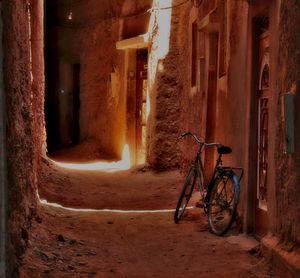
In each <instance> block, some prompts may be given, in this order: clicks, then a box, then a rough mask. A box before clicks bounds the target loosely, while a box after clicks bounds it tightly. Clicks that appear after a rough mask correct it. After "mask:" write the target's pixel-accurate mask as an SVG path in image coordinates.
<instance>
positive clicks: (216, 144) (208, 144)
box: [178, 132, 223, 148]
mask: <svg viewBox="0 0 300 278" xmlns="http://www.w3.org/2000/svg"><path fill="white" fill-rule="evenodd" d="M189 135H190V136H192V137H194V139H195V140H196V141H197V142H198V143H199V144H201V145H204V146H206V147H210V146H217V147H218V148H220V147H222V146H223V145H222V144H220V143H206V142H204V141H200V140H199V139H198V137H197V136H196V135H195V134H194V133H191V132H186V133H183V134H181V135H180V136H179V137H178V139H182V138H184V137H185V136H189Z"/></svg>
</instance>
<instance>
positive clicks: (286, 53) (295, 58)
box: [272, 0, 300, 245]
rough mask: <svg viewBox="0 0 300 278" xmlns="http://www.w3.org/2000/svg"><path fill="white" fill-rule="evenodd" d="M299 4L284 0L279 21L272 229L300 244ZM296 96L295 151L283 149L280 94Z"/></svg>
mask: <svg viewBox="0 0 300 278" xmlns="http://www.w3.org/2000/svg"><path fill="white" fill-rule="evenodd" d="M299 14H300V3H299V1H296V0H283V1H282V5H281V10H280V24H279V38H280V40H279V53H280V55H279V67H278V69H279V74H278V84H279V92H280V98H279V100H278V103H277V105H278V115H277V117H278V122H279V125H278V127H277V140H276V145H277V148H276V155H275V161H276V168H277V169H278V170H277V172H276V184H275V186H276V215H277V217H276V226H275V227H274V228H273V230H272V232H274V233H275V234H276V235H278V236H279V238H280V239H282V240H283V241H291V242H293V243H294V244H295V245H297V244H298V245H299V243H300V233H299V231H300V221H299V220H300V219H299V215H300V204H299V198H300V173H299V167H300V155H299V153H300V145H299V142H300V113H299V109H300V92H299V88H300V87H299V86H300V84H299V80H300V66H299V65H300V53H299V45H300V37H299V34H300V17H299ZM285 93H292V94H294V96H295V102H294V105H295V125H294V126H295V152H294V153H287V152H286V139H285V134H286V133H285V121H284V118H283V115H284V111H283V94H285Z"/></svg>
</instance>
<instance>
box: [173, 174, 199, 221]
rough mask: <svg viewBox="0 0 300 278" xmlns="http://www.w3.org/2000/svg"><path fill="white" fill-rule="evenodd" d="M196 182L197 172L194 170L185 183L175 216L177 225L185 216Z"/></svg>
mask: <svg viewBox="0 0 300 278" xmlns="http://www.w3.org/2000/svg"><path fill="white" fill-rule="evenodd" d="M195 182H196V172H195V170H193V169H192V170H191V171H190V173H189V174H188V176H187V177H186V179H185V183H184V186H183V189H182V191H181V194H180V197H179V200H178V203H177V207H176V210H175V214H174V222H175V223H178V222H179V221H180V219H181V218H182V216H183V214H184V211H185V209H186V207H187V204H188V202H189V200H190V198H191V196H192V193H193V190H194V186H195Z"/></svg>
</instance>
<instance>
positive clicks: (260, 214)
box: [255, 31, 270, 237]
mask: <svg viewBox="0 0 300 278" xmlns="http://www.w3.org/2000/svg"><path fill="white" fill-rule="evenodd" d="M258 50H259V53H258V60H259V62H258V75H259V78H258V81H259V82H258V90H257V100H258V103H257V104H258V110H257V111H258V115H257V119H258V130H257V135H258V137H257V142H258V145H257V146H258V147H257V183H256V209H255V232H256V235H257V236H258V237H262V236H264V235H265V234H266V233H267V230H268V216H267V211H268V200H267V192H268V186H267V184H268V175H269V169H268V159H269V157H270V154H269V148H268V141H269V105H270V86H269V71H270V70H269V68H270V65H269V60H270V58H269V57H270V54H269V53H270V49H269V32H268V31H266V32H264V33H263V34H261V35H259V37H258Z"/></svg>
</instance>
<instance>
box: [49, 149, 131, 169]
mask: <svg viewBox="0 0 300 278" xmlns="http://www.w3.org/2000/svg"><path fill="white" fill-rule="evenodd" d="M52 161H53V162H54V163H55V164H57V165H58V166H60V167H63V168H68V169H76V170H92V171H93V170H103V171H105V172H116V171H120V170H128V169H130V166H131V161H130V152H129V146H128V145H125V146H124V149H123V153H122V160H120V161H113V162H102V161H99V162H94V163H81V164H80V163H64V162H58V161H55V160H52Z"/></svg>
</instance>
